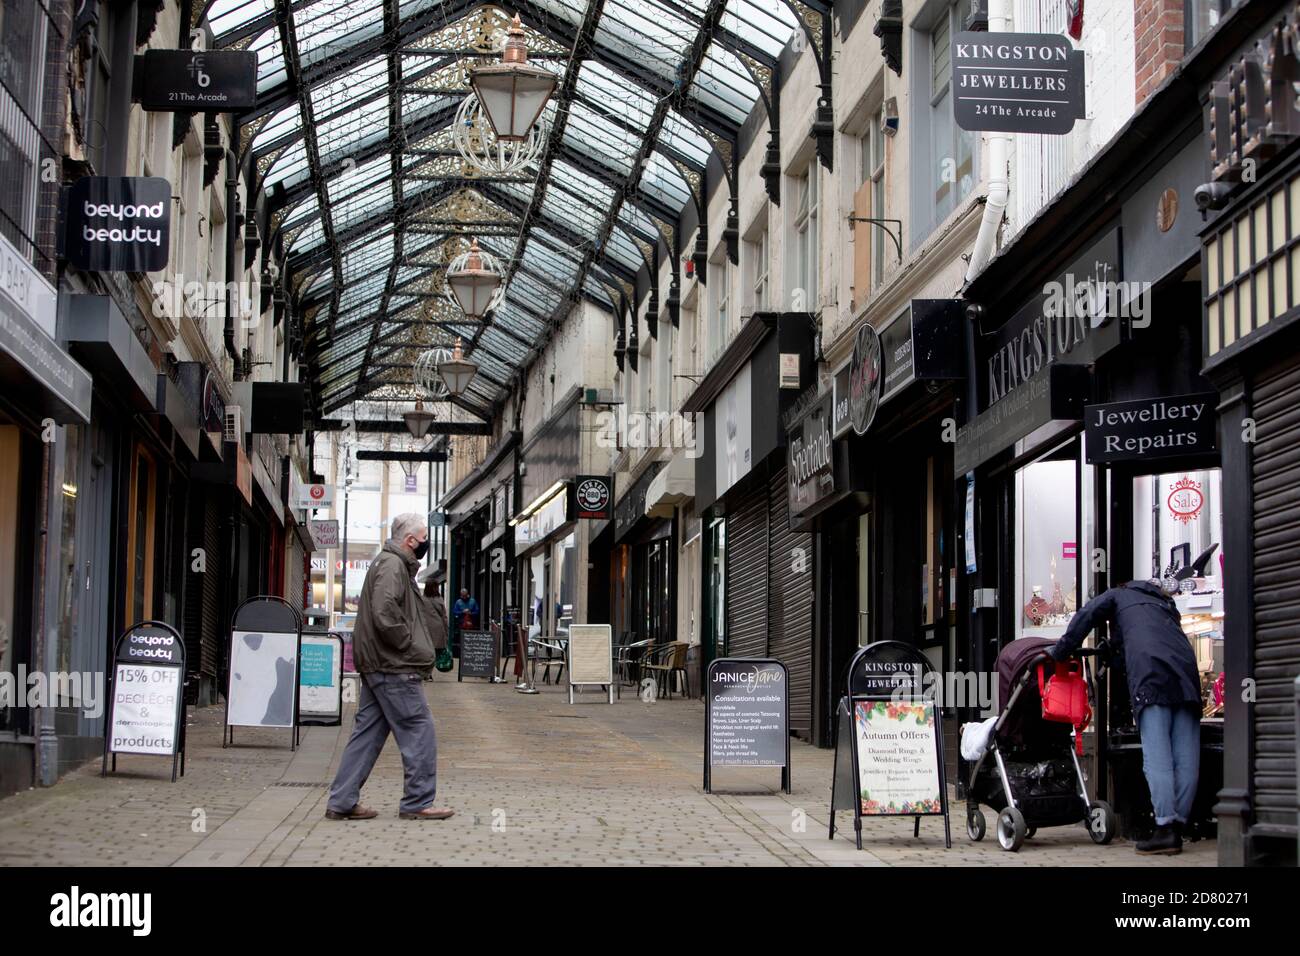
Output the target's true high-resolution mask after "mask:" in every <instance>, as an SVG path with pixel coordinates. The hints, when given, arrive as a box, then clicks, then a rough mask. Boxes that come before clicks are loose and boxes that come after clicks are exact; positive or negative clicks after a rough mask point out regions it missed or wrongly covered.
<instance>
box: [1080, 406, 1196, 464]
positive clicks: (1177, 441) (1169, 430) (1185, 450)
mask: <svg viewBox="0 0 1300 956" xmlns="http://www.w3.org/2000/svg"><path fill="white" fill-rule="evenodd" d="M1218 404H1219V396H1218V395H1217V394H1215V393H1214V392H1204V393H1200V394H1196V395H1177V396H1173V397H1169V398H1144V399H1140V400H1139V401H1135V402H1112V403H1110V404H1107V405H1088V406H1086V407H1085V408H1084V414H1083V424H1084V429H1085V432H1086V436H1087V439H1086V443H1087V449H1088V463H1089V464H1094V465H1095V464H1098V463H1101V462H1111V461H1146V460H1147V459H1149V458H1170V457H1175V456H1179V455H1198V454H1202V453H1205V452H1213V451H1214V450H1215V448H1216V437H1217V432H1216V428H1215V426H1216V423H1217V421H1218V415H1217V414H1216V412H1215V409H1216V408H1217V406H1218Z"/></svg>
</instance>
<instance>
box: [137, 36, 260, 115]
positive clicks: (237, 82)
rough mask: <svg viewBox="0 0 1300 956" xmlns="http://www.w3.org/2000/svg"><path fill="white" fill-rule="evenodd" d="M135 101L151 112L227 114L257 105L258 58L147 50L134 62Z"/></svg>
mask: <svg viewBox="0 0 1300 956" xmlns="http://www.w3.org/2000/svg"><path fill="white" fill-rule="evenodd" d="M133 85H134V87H135V89H134V98H135V99H136V100H137V101H139V103H140V105H141V106H142V107H143V108H144V109H146V110H152V111H155V112H163V113H167V112H171V113H182V112H193V113H200V112H202V113H229V112H233V111H235V110H246V109H252V108H253V107H254V106H256V105H257V54H256V53H254V52H251V51H250V52H241V51H239V50H149V51H148V52H146V53H145V54H144V55H143V56H139V57H136V74H135V82H134V84H133Z"/></svg>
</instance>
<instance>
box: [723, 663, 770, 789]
mask: <svg viewBox="0 0 1300 956" xmlns="http://www.w3.org/2000/svg"><path fill="white" fill-rule="evenodd" d="M704 683H705V692H704V708H705V711H706V714H705V719H704V735H705V741H704V792H705V793H712V792H713V768H714V767H780V768H781V788H782V789H783V790H784V791H785V792H786V793H789V792H790V733H789V727H790V694H789V690H790V672H789V671H788V670H787V669H786V666H785V665H784V664H783V663H781V662H780V661H778V660H772V659H765V658H728V657H723V658H718V659H717V660H714V661H712V662H710V664H709V667H708V670H707V671H706V673H705V678H704Z"/></svg>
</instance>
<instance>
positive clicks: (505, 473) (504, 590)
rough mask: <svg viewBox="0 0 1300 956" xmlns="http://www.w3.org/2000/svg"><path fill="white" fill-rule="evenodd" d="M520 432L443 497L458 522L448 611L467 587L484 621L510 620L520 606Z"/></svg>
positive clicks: (445, 508) (455, 523)
mask: <svg viewBox="0 0 1300 956" xmlns="http://www.w3.org/2000/svg"><path fill="white" fill-rule="evenodd" d="M517 447H518V433H517V432H511V433H510V434H509V435H508V436H507V437H506V438H505V440H504V441H502V442H500V443H499V444H498V446H497V447H496V448H495V449H494V450H493V452H492V453H491V454H490V455H489V456H488V457H487V459H486V460H485V461H484V462H483V463H482V464H480V465H479V466H478V467H477V468H475V469H474V471H472V472H471V473H470V474H469V475H467V476H466V477H465V479H463V480H462V481H460V482H459V483H458V484H457V485H456V487H454V488H452V489H451V490H450V491H449V492H448V493H447V494H446V495H444V496H443V498H442V503H441V508H442V510H443V511H444V512H445V513H447V514H448V515H449V516H451V515H454V517H449V520H451V521H452V526H451V555H450V584H451V587H450V590H449V592H448V594H447V595H446V597H447V601H448V607H449V608H450V607H451V604H452V603H454V602H455V601H456V599H457V597H458V596H459V594H460V590H461V588H465V589H466V590H468V591H469V593H470V596H471V597H473V598H474V600H475V601H477V602H478V605H479V614H480V621H479V623H480V624H482V625H483V626H487V624H488V623H489V622H493V621H495V622H501V621H503V620H505V613H506V609H507V608H509V607H514V606H516V605H517V604H518V592H517V591H516V590H515V587H516V585H515V581H514V568H515V561H516V555H515V540H514V533H513V530H514V529H513V528H512V526H511V524H510V518H511V517H512V516H513V515H514V506H515V501H516V488H517V477H516V462H515V452H516V449H517Z"/></svg>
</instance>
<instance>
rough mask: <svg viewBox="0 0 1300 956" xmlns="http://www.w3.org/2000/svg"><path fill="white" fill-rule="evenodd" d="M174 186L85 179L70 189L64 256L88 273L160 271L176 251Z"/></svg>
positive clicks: (148, 179) (151, 180)
mask: <svg viewBox="0 0 1300 956" xmlns="http://www.w3.org/2000/svg"><path fill="white" fill-rule="evenodd" d="M171 211H172V188H171V183H169V182H168V181H167V180H165V179H162V178H161V177H158V176H83V177H82V178H81V179H79V180H77V181H76V182H75V183H73V184H72V188H71V189H69V190H68V200H67V208H66V211H65V221H66V227H65V228H66V231H65V233H64V253H65V255H66V256H67V258H68V261H69V262H70V263H71V264H72V265H73V266H75V267H76V268H78V269H81V270H83V271H85V272H158V271H160V270H162V269H165V268H166V267H167V253H168V250H169V249H170V248H171Z"/></svg>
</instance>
